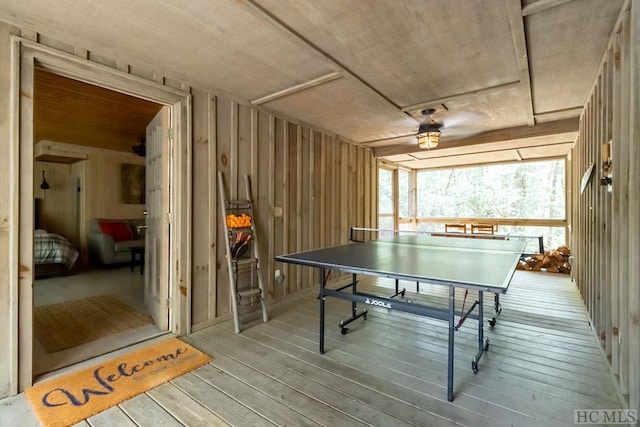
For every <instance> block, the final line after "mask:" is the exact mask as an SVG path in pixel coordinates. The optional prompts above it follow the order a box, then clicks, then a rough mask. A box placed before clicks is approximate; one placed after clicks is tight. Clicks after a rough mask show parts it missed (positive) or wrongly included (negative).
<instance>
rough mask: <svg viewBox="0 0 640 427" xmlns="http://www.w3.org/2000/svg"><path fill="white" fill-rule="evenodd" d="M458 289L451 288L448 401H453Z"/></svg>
mask: <svg viewBox="0 0 640 427" xmlns="http://www.w3.org/2000/svg"><path fill="white" fill-rule="evenodd" d="M455 309H456V288H454V287H453V286H450V287H449V352H448V360H447V400H448V401H449V402H451V401H453V352H454V342H453V340H454V336H455V330H456V325H455V311H456V310H455Z"/></svg>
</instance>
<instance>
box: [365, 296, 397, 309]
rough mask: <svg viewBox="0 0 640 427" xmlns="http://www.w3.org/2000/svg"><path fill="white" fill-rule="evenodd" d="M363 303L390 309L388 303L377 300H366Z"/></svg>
mask: <svg viewBox="0 0 640 427" xmlns="http://www.w3.org/2000/svg"><path fill="white" fill-rule="evenodd" d="M364 303H365V304H369V305H377V306H378V307H384V308H391V304H389V303H388V302H384V301H380V300H377V299H371V298H367V300H366V301H365V302H364Z"/></svg>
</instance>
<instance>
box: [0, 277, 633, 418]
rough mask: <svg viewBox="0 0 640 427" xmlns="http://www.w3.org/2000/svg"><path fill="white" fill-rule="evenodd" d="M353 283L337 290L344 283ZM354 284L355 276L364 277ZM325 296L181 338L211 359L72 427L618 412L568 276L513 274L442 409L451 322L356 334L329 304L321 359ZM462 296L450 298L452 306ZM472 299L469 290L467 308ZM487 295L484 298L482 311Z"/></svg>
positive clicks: (360, 329) (360, 326) (397, 318)
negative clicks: (343, 327) (485, 346)
mask: <svg viewBox="0 0 640 427" xmlns="http://www.w3.org/2000/svg"><path fill="white" fill-rule="evenodd" d="M349 280H350V276H342V277H340V278H339V279H336V280H334V281H333V282H332V283H331V286H337V284H338V283H347V282H348V281H349ZM359 280H360V279H359ZM400 285H401V287H405V288H406V289H407V294H406V295H405V298H411V299H412V300H413V301H414V302H419V303H429V304H432V305H436V306H439V307H446V305H447V298H448V292H447V289H446V288H443V287H438V286H431V285H424V284H421V285H420V292H418V293H416V292H415V290H416V285H415V283H411V282H403V283H401V284H400ZM394 288H395V283H394V282H393V281H390V280H380V279H374V278H362V279H361V280H360V281H359V282H358V289H359V290H361V291H364V292H371V293H374V292H375V293H380V294H381V295H385V294H390V293H393V290H394ZM317 294H318V290H317V287H316V288H314V289H308V290H305V291H301V292H298V293H295V294H291V295H289V296H288V297H287V298H285V299H283V300H282V301H280V302H278V303H277V304H275V305H273V306H272V307H270V310H269V311H270V313H269V314H270V321H269V322H267V323H260V322H254V323H251V324H249V325H244V327H243V330H242V332H241V333H240V334H234V333H233V332H232V331H233V325H232V323H231V322H230V321H227V322H222V323H219V324H217V325H214V326H212V327H209V328H206V329H203V330H200V331H198V332H195V333H193V334H191V335H190V336H188V337H183V339H184V340H185V341H187V342H189V343H191V344H192V345H194V346H196V347H198V348H200V349H201V350H203V351H205V352H207V353H208V354H211V355H212V356H213V360H212V361H211V362H210V363H209V364H207V365H205V366H203V367H201V368H199V369H197V370H195V371H192V372H191V373H188V374H186V375H183V376H181V377H179V378H176V379H174V380H172V381H170V382H168V383H165V384H162V385H160V386H158V387H156V388H155V389H152V390H149V391H148V392H146V393H143V394H141V395H139V396H136V397H134V398H132V399H130V400H128V401H126V402H123V403H121V404H119V405H117V406H115V407H113V408H110V409H108V410H106V411H104V412H102V413H100V414H97V415H95V416H93V417H90V418H88V419H87V420H85V421H83V422H81V423H78V424H77V425H78V426H83V427H86V426H92V427H93V426H114V425H118V426H120V425H122V426H127V425H129V426H160V425H162V426H165V425H166V426H181V425H184V426H195V425H203V426H276V425H278V426H279V425H291V426H320V425H322V426H362V425H374V426H385V427H386V426H389V427H401V426H402V427H405V426H454V425H455V426H470V427H482V426H487V427H489V426H492V427H493V426H518V427H521V426H522V427H537V426H566V425H572V424H573V411H574V409H595V408H600V409H604V408H620V407H621V405H620V402H619V401H618V397H617V394H616V390H615V387H614V384H613V381H612V379H611V376H610V374H609V370H608V366H607V364H606V363H605V361H604V359H603V357H602V354H601V352H600V349H599V348H598V347H599V343H598V341H597V339H596V337H595V336H594V334H593V332H592V330H591V327H590V325H589V322H588V320H587V316H586V312H585V308H584V306H583V305H582V302H581V299H580V296H579V293H578V291H577V289H576V288H575V286H574V285H573V284H572V283H571V282H570V280H569V278H568V276H565V275H554V274H549V273H531V272H516V275H515V276H514V280H513V282H512V284H511V286H510V289H509V292H508V293H507V294H505V295H502V296H501V299H500V300H501V304H502V314H501V316H500V317H499V319H498V323H497V325H496V326H495V327H494V328H490V327H489V326H488V325H486V326H485V333H486V335H487V336H488V337H489V339H490V347H489V350H488V352H486V353H485V354H484V355H483V357H482V359H481V360H480V363H479V372H478V373H477V374H473V372H472V371H471V358H472V356H473V355H474V354H475V351H476V349H477V346H478V343H477V339H476V334H477V327H478V323H477V321H476V320H473V319H468V320H467V321H466V322H465V324H464V325H463V326H462V328H461V329H460V330H459V331H458V332H456V336H455V348H456V353H455V363H454V372H455V381H454V392H455V399H454V401H453V402H448V401H447V400H446V382H447V375H446V372H447V363H446V360H447V359H446V355H447V328H446V323H445V322H442V321H439V320H435V319H430V318H425V317H420V316H415V315H412V314H408V313H401V312H395V311H394V312H390V311H389V310H386V309H380V308H370V307H367V308H369V314H368V316H367V319H366V320H365V319H359V320H357V321H355V322H353V323H351V324H350V325H349V332H348V333H347V334H346V335H342V334H341V333H340V329H339V328H338V326H337V325H338V322H339V321H340V320H343V319H344V318H346V317H348V316H349V314H350V310H351V304H350V302H348V301H344V300H340V299H336V298H327V299H326V318H325V328H326V331H325V350H326V352H325V354H320V353H319V348H318V327H319V325H318V310H319V307H318V306H319V304H318V300H317ZM462 296H463V292H459V294H457V295H456V299H457V301H456V302H457V304H456V305H457V307H458V309H460V308H461V306H462ZM476 298H477V293H476V292H470V293H469V296H468V298H467V301H466V303H465V304H466V305H465V307H469V305H470V304H471V303H472V301H474V300H475V299H476ZM492 312H493V294H485V313H486V314H487V315H490V313H492ZM14 425H21V426H23V425H24V426H37V425H38V422H37V420H36V419H35V416H34V414H33V413H32V411H31V408H30V406H29V404H28V402H27V401H26V398H25V397H24V394H20V395H18V396H14V397H11V398H7V399H3V400H0V426H14Z"/></svg>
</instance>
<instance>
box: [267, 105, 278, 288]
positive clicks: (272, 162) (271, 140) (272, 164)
mask: <svg viewBox="0 0 640 427" xmlns="http://www.w3.org/2000/svg"><path fill="white" fill-rule="evenodd" d="M267 145H268V147H269V156H268V159H269V169H268V172H267V174H266V181H267V182H268V183H269V190H268V194H269V217H268V218H269V227H268V232H267V235H266V238H267V247H268V250H267V260H268V262H269V264H268V265H269V268H268V272H267V276H268V277H270V278H271V277H273V275H274V269H273V262H271V260H273V257H274V256H275V255H276V244H275V239H274V236H275V232H276V218H275V215H274V210H275V203H276V183H275V169H276V118H275V117H274V116H269V134H268V140H267ZM275 295H277V292H276V289H275V288H270V289H269V296H270V297H271V298H273V297H274V296H275Z"/></svg>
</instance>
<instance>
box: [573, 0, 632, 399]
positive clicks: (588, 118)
mask: <svg viewBox="0 0 640 427" xmlns="http://www.w3.org/2000/svg"><path fill="white" fill-rule="evenodd" d="M608 141H611V151H612V179H613V185H612V186H611V191H608V189H607V186H604V185H600V183H599V181H600V178H601V176H602V172H601V168H602V158H601V156H602V144H605V143H607V142H608ZM639 144H640V2H637V1H633V2H629V3H628V8H626V10H624V11H623V12H622V14H621V16H620V20H619V22H618V25H617V27H616V31H615V32H614V35H613V36H612V39H611V42H610V44H609V48H608V50H607V52H606V54H605V56H604V59H603V62H602V66H601V68H600V72H599V74H598V76H597V77H596V79H595V81H594V86H593V89H592V92H591V94H590V96H589V98H588V100H587V104H586V106H585V109H584V110H583V113H582V116H581V120H580V131H579V135H578V138H577V142H576V145H575V147H574V149H573V150H572V153H571V162H570V164H571V165H572V166H571V167H572V172H571V173H572V179H571V183H572V184H571V193H572V194H571V197H572V204H573V209H572V214H571V222H572V242H571V245H572V247H573V254H574V259H575V263H574V268H575V270H574V272H575V273H574V274H575V275H574V278H575V281H576V284H577V286H578V288H579V289H580V293H581V294H582V298H583V299H584V303H585V307H586V309H587V312H588V314H589V317H590V319H591V323H592V328H593V330H594V332H595V333H596V334H597V336H598V337H599V338H600V343H601V345H602V350H603V352H604V354H605V355H606V357H607V359H608V361H609V363H610V367H611V372H612V375H614V377H615V379H616V381H617V383H618V385H619V388H620V392H621V393H622V394H623V396H624V399H625V400H626V403H627V404H628V405H629V407H630V408H633V409H640V390H639V387H640V307H639V297H640V147H639ZM591 163H594V164H595V166H594V174H593V177H592V180H591V182H590V184H589V185H588V186H587V188H586V190H585V191H584V193H582V194H581V193H580V183H581V179H582V176H583V174H584V172H585V171H586V169H587V167H588V166H589V165H590V164H591Z"/></svg>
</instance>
